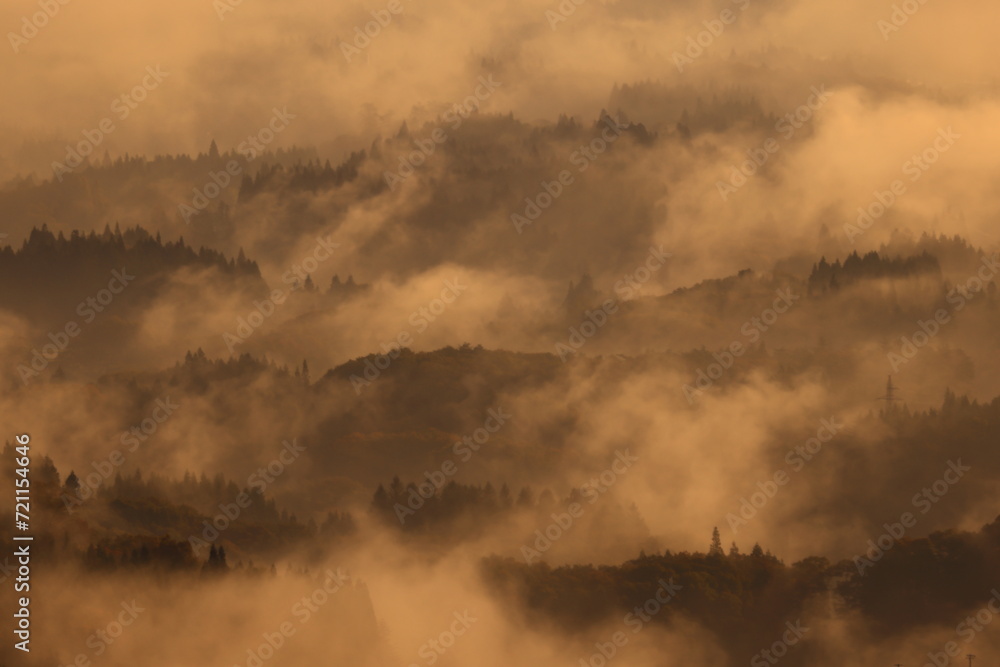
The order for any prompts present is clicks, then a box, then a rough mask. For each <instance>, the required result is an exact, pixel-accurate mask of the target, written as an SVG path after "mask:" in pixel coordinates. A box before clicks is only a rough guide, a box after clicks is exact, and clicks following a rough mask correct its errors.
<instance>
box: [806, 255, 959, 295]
mask: <svg viewBox="0 0 1000 667" xmlns="http://www.w3.org/2000/svg"><path fill="white" fill-rule="evenodd" d="M922 274H930V275H938V276H939V275H940V274H941V265H940V263H939V262H938V260H937V258H936V257H935V256H933V255H931V254H930V253H928V252H927V251H924V252H922V253H921V254H919V255H915V256H910V257H905V258H904V257H892V258H889V257H885V256H883V255H880V254H879V253H877V252H875V251H874V250H873V251H871V252H868V253H865V254H864V255H859V254H858V253H857V251H855V252H852V253H851V254H850V255H848V256H847V258H846V259H845V260H844V262H843V263H841V262H840V260H839V259H838V260H836V261H834V262H833V264H830V263H829V262H827V261H826V257H823V258H821V259H820V261H819V262H818V263H817V264H815V265H813V269H812V273H810V274H809V293H810V294H824V293H826V292H835V291H837V290H838V289H839V288H841V287H846V286H847V285H850V284H852V283H855V282H857V281H860V280H871V279H874V278H909V277H911V276H916V275H922Z"/></svg>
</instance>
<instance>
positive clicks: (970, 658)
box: [965, 653, 976, 667]
mask: <svg viewBox="0 0 1000 667" xmlns="http://www.w3.org/2000/svg"><path fill="white" fill-rule="evenodd" d="M965 657H966V658H968V659H969V667H972V659H973V658H975V657H976V656H974V655H972V654H971V653H970V654H969V655H967V656H965Z"/></svg>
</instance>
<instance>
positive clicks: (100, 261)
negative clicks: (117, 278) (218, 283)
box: [0, 225, 260, 278]
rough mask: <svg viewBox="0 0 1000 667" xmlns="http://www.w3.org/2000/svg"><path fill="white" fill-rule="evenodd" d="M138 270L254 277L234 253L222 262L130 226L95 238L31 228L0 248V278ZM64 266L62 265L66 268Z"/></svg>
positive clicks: (252, 265) (217, 255) (213, 253)
mask: <svg viewBox="0 0 1000 667" xmlns="http://www.w3.org/2000/svg"><path fill="white" fill-rule="evenodd" d="M105 264H106V265H108V266H117V265H123V266H134V267H136V268H137V269H138V268H139V267H140V266H141V267H142V268H143V269H144V272H149V271H157V270H161V269H172V268H177V267H181V266H196V267H199V268H209V267H214V268H217V269H219V270H220V271H222V272H223V273H226V274H230V275H234V276H249V277H255V278H260V269H259V267H258V266H257V263H256V262H254V261H252V260H249V259H247V258H246V256H245V255H244V254H243V252H242V251H240V253H239V255H238V256H237V257H235V258H227V257H226V256H225V255H224V254H223V253H221V252H219V251H217V250H213V249H211V248H205V247H200V248H198V249H197V250H195V249H194V248H192V247H191V246H189V245H186V244H185V242H184V237H183V236H182V237H180V238H178V239H177V241H166V242H164V241H163V240H162V239H161V238H160V234H159V233H157V234H156V235H155V236H153V235H151V234H150V233H149V232H147V231H146V230H145V229H143V228H142V227H140V226H138V225H136V226H134V227H129V228H126V229H125V230H124V231H122V230H121V229H120V228H119V227H118V225H115V229H114V231H112V230H111V228H110V226H105V228H104V231H103V232H102V233H101V234H97V233H96V232H94V231H90V232H89V233H86V232H81V231H78V230H73V231H72V232H71V233H70V235H69V236H68V237H67V236H66V235H65V234H63V232H62V231H60V232H58V234H53V233H52V232H51V231H49V229H48V226H47V225H42V227H41V229H38V228H32V230H31V233H30V234H29V235H28V238H27V239H25V240H24V243H23V244H22V245H21V247H20V248H19V249H18V250H14V249H13V248H12V247H11V246H3V247H2V248H0V272H3V273H0V275H4V276H5V277H6V276H7V275H12V274H14V273H15V272H16V273H17V274H18V275H22V276H23V275H24V273H25V272H33V273H37V274H42V273H46V272H48V271H51V270H52V269H53V268H55V267H62V268H63V270H64V271H65V270H69V269H72V268H77V267H78V266H79V265H86V266H93V265H98V266H102V265H105ZM67 265H68V266H67Z"/></svg>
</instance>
